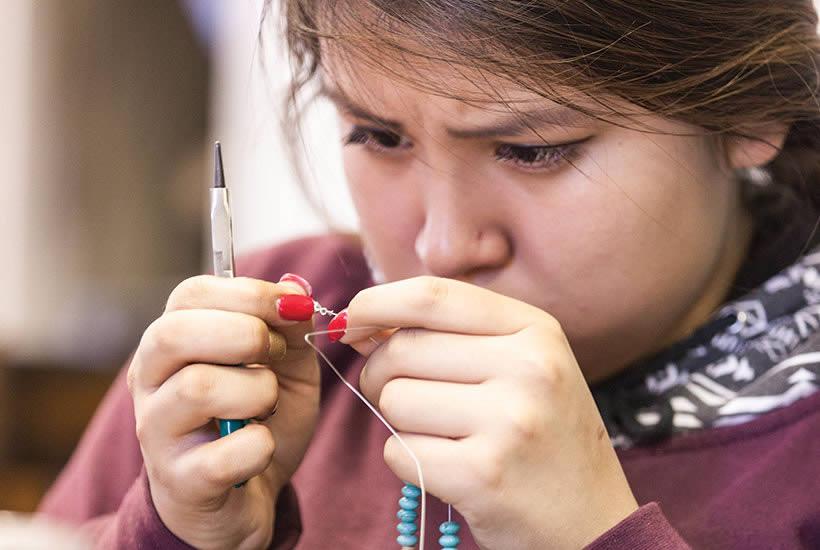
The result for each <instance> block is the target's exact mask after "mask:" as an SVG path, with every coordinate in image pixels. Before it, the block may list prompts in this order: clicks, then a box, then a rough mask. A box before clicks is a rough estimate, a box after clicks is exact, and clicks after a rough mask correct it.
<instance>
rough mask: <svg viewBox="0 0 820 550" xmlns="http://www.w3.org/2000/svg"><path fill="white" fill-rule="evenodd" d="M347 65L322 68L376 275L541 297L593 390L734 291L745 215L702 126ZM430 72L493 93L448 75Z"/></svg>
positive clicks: (534, 299) (539, 301)
mask: <svg viewBox="0 0 820 550" xmlns="http://www.w3.org/2000/svg"><path fill="white" fill-rule="evenodd" d="M342 68H343V66H342V65H341V64H338V65H336V66H335V67H334V64H333V61H332V59H331V60H329V61H328V63H327V65H326V67H325V69H326V87H327V88H328V90H327V94H328V96H329V97H330V98H331V99H333V100H334V102H335V103H336V105H337V107H338V110H339V113H340V120H341V129H342V134H343V142H344V167H345V172H346V175H347V180H348V183H349V187H350V191H351V193H352V196H353V201H354V204H355V206H356V209H357V211H358V214H359V218H360V227H361V234H362V238H363V242H364V245H365V250H366V253H367V255H368V258H369V261H370V263H371V267H372V268H373V270H374V272H375V276H376V278H377V280H384V281H392V280H397V279H402V278H407V277H413V276H417V275H425V274H426V275H435V276H440V277H450V278H454V279H461V280H464V281H467V282H469V283H473V284H476V285H480V286H483V287H486V288H489V289H491V290H493V291H496V292H499V293H501V294H505V295H508V296H511V297H514V298H517V299H520V300H523V301H526V302H529V303H531V304H533V305H536V306H538V307H540V308H542V309H543V310H545V311H547V312H549V313H550V314H552V315H553V316H554V317H556V318H557V319H558V320H559V321H560V322H561V324H562V326H563V328H564V330H565V332H566V333H567V335H568V337H569V339H570V342H571V343H572V344H573V349H574V350H575V353H576V355H577V357H578V360H579V362H580V364H581V367H582V368H583V369H584V371H585V373H586V375H587V377H588V378H589V379H590V380H595V379H598V378H601V377H602V376H605V375H607V374H610V373H612V372H614V371H617V370H618V369H620V368H622V367H624V366H625V365H627V364H628V363H629V362H631V361H634V360H635V359H637V358H638V357H640V356H643V355H645V354H647V353H649V352H652V351H655V350H656V349H658V348H659V347H660V346H662V345H666V344H668V343H670V342H671V341H673V340H675V339H677V338H680V337H682V336H684V335H685V334H686V333H687V332H688V331H690V330H691V329H692V328H694V327H695V326H696V325H697V324H699V323H701V322H703V321H704V320H705V318H706V316H708V315H709V314H710V313H711V312H712V311H713V309H714V308H715V307H717V306H718V305H719V304H720V302H721V300H722V299H723V298H724V296H725V293H726V290H727V289H728V286H729V284H730V283H731V281H732V279H733V277H734V274H735V272H736V270H737V268H738V265H739V262H740V261H741V259H742V255H743V253H744V252H745V246H746V244H747V239H748V233H749V231H748V223H747V221H745V215H744V214H743V212H742V211H741V209H740V207H739V205H738V200H737V195H738V193H737V190H736V187H735V186H736V184H735V183H734V181H733V178H732V176H731V172H730V170H729V169H728V168H726V167H725V166H723V164H725V163H721V162H719V160H718V159H719V155H718V154H717V151H716V150H715V146H714V141H713V140H710V139H707V138H705V137H703V136H693V135H688V136H685V135H680V134H693V133H697V129H696V128H694V127H692V126H688V125H686V124H683V123H679V122H673V121H669V120H666V119H663V118H660V117H657V116H652V115H649V114H645V115H643V116H642V117H641V118H640V119H639V120H640V122H641V123H643V124H645V125H646V126H648V127H650V128H652V130H654V131H649V130H647V128H646V127H643V128H640V129H625V128H622V127H618V126H617V125H614V124H606V123H602V122H600V121H596V120H594V119H591V118H586V117H584V116H581V115H580V114H579V113H578V112H577V111H571V110H566V109H565V108H562V107H559V106H558V105H557V104H555V103H552V102H549V101H547V100H544V99H541V98H536V97H535V96H533V95H531V94H529V93H526V92H524V91H522V90H518V89H515V88H511V87H506V88H505V87H503V85H502V84H500V83H498V82H493V83H492V86H493V88H492V89H493V90H494V91H495V92H496V93H498V92H499V90H501V91H502V92H503V94H504V96H505V97H506V98H507V99H509V100H512V101H514V102H515V109H516V111H517V112H518V114H515V113H513V112H512V111H510V109H509V108H506V107H505V106H504V104H503V103H500V102H498V101H497V100H494V99H492V98H491V97H490V96H485V97H484V98H483V100H480V99H478V100H477V101H475V102H471V104H467V103H465V102H462V101H458V100H454V99H448V98H445V97H440V96H437V95H433V94H429V93H425V92H422V91H419V90H418V89H416V88H414V87H413V86H410V85H408V84H406V83H403V82H400V81H396V80H391V79H390V78H388V77H386V76H384V75H383V74H381V73H379V72H376V71H371V70H367V69H365V68H361V67H359V68H357V70H356V72H355V75H354V74H345V72H344V71H343V70H342ZM428 77H429V78H435V79H436V82H438V83H439V85H442V84H444V85H446V86H448V88H449V89H450V90H451V91H452V94H453V95H454V96H459V97H463V96H465V95H466V96H469V97H472V98H477V97H480V96H481V95H482V94H483V91H482V90H481V89H480V88H477V87H475V85H473V84H471V83H470V81H468V80H466V79H463V78H458V79H456V78H452V77H450V76H449V75H448V72H447V71H446V70H440V71H435V70H431V71H430V73H428ZM489 86H490V83H488V88H487V89H489ZM496 97H497V96H496ZM522 122H523V124H522ZM625 122H627V121H625ZM627 124H630V125H631V126H632V127H633V128H634V127H635V123H634V122H631V123H629V122H627ZM674 134H678V135H674ZM547 144H549V145H547ZM499 314H501V312H499Z"/></svg>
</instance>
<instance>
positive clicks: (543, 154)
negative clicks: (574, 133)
mask: <svg viewBox="0 0 820 550" xmlns="http://www.w3.org/2000/svg"><path fill="white" fill-rule="evenodd" d="M589 139H590V138H584V139H581V140H577V141H572V142H568V143H561V144H557V145H515V144H512V143H504V144H501V145H499V146H498V147H497V148H496V150H495V158H496V160H498V161H501V162H504V163H508V164H512V165H513V166H514V167H516V168H520V169H522V170H525V171H528V172H540V171H545V170H549V169H552V168H556V167H557V166H559V165H561V164H563V163H564V162H565V161H570V162H571V161H572V160H574V158H576V156H577V155H578V154H579V153H580V146H581V144H582V143H584V142H586V141H587V140H589Z"/></svg>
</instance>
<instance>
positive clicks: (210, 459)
mask: <svg viewBox="0 0 820 550" xmlns="http://www.w3.org/2000/svg"><path fill="white" fill-rule="evenodd" d="M225 455H226V453H225V451H224V450H223V449H221V448H214V449H211V452H209V453H207V454H206V455H205V457H204V458H203V460H202V464H201V465H200V467H199V469H200V471H199V475H200V476H202V479H203V480H204V481H205V483H207V484H208V485H212V486H216V487H218V486H223V485H227V484H228V483H229V482H230V473H229V469H228V468H229V465H230V460H229V457H227V456H225Z"/></svg>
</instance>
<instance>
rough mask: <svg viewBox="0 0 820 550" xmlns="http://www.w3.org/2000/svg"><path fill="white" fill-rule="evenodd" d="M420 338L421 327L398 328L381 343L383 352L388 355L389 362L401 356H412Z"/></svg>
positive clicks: (398, 359)
mask: <svg viewBox="0 0 820 550" xmlns="http://www.w3.org/2000/svg"><path fill="white" fill-rule="evenodd" d="M420 338H421V329H417V328H400V329H399V330H397V331H396V332H394V333H393V334H392V335H391V336H390V338H389V339H388V340H387V342H385V343H384V344H383V346H384V348H385V349H384V353H385V354H386V355H387V356H388V357H390V362H391V364H393V363H394V362H396V361H400V360H401V359H402V358H405V357H412V354H413V353H414V350H415V349H417V348H416V346H417V345H418V341H419V339H420Z"/></svg>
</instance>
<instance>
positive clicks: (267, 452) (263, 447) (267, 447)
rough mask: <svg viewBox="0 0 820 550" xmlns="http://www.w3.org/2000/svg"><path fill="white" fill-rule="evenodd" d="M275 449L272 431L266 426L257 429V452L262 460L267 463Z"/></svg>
mask: <svg viewBox="0 0 820 550" xmlns="http://www.w3.org/2000/svg"><path fill="white" fill-rule="evenodd" d="M275 451H276V440H275V439H274V438H273V433H271V431H270V430H268V429H267V428H265V429H262V430H259V454H260V456H261V457H262V459H263V461H264V462H265V463H269V462H270V461H271V460H272V459H273V454H274V452H275Z"/></svg>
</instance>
